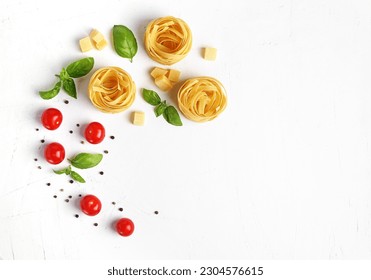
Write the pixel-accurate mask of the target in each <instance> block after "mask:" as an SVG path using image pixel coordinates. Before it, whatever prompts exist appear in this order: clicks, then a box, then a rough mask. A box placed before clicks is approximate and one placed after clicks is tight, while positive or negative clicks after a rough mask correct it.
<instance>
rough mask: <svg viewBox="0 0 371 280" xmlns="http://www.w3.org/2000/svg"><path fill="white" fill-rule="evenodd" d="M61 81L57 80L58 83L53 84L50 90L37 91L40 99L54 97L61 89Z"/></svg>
mask: <svg viewBox="0 0 371 280" xmlns="http://www.w3.org/2000/svg"><path fill="white" fill-rule="evenodd" d="M61 85H62V83H61V81H59V82H58V83H56V84H55V85H54V88H52V89H51V90H47V91H39V95H40V97H41V98H42V99H45V100H48V99H52V98H54V97H56V96H57V95H58V93H59V91H60V90H61Z"/></svg>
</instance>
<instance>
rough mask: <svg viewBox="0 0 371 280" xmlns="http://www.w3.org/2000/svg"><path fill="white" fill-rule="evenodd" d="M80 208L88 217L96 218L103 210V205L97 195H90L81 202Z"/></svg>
mask: <svg viewBox="0 0 371 280" xmlns="http://www.w3.org/2000/svg"><path fill="white" fill-rule="evenodd" d="M80 207H81V211H82V212H84V213H85V214H86V215H88V216H95V215H97V214H98V213H99V212H100V210H101V209H102V203H101V202H100V200H99V198H98V197H96V196H95V195H92V194H88V195H85V196H84V197H83V198H82V199H81V200H80Z"/></svg>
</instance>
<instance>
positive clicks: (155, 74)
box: [151, 67, 167, 79]
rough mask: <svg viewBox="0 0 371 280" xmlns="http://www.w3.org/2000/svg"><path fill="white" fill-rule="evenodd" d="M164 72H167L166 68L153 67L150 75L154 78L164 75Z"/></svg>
mask: <svg viewBox="0 0 371 280" xmlns="http://www.w3.org/2000/svg"><path fill="white" fill-rule="evenodd" d="M166 73H167V70H166V69H162V68H159V67H155V68H153V70H152V71H151V76H152V77H153V78H155V79H156V78H157V77H158V76H164V75H166Z"/></svg>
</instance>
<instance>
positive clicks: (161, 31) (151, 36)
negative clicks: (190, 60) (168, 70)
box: [144, 16, 192, 65]
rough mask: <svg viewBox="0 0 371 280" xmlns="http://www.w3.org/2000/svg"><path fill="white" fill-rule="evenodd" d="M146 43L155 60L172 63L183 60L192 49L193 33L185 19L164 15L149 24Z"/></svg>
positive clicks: (145, 38) (150, 54)
mask: <svg viewBox="0 0 371 280" xmlns="http://www.w3.org/2000/svg"><path fill="white" fill-rule="evenodd" d="M144 44H145V49H146V51H147V53H148V55H149V56H150V57H151V58H152V59H153V60H155V61H157V62H158V63H161V64H165V65H171V64H174V63H176V62H178V61H180V60H182V59H183V58H184V57H185V56H186V55H187V54H188V52H189V51H190V49H191V46H192V33H191V30H190V29H189V27H188V25H187V24H186V23H185V22H184V21H183V20H181V19H179V18H175V17H171V16H168V17H162V18H158V19H155V20H153V21H151V22H150V23H149V24H148V26H147V29H146V33H145V35H144Z"/></svg>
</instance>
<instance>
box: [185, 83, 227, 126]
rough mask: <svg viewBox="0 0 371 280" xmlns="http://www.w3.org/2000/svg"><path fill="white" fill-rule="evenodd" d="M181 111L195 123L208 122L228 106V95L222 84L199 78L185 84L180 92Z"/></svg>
mask: <svg viewBox="0 0 371 280" xmlns="http://www.w3.org/2000/svg"><path fill="white" fill-rule="evenodd" d="M178 105H179V109H180V111H181V112H182V113H183V114H184V116H186V117H187V118H188V119H190V120H193V121H195V122H206V121H211V120H213V119H215V118H216V117H217V116H219V115H220V114H221V113H222V112H223V111H224V109H225V108H226V106H227V95H226V92H225V89H224V87H223V85H222V84H221V82H219V81H218V80H217V79H214V78H212V77H197V78H192V79H189V80H187V81H185V82H184V84H183V85H182V86H181V87H180V89H179V91H178Z"/></svg>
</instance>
